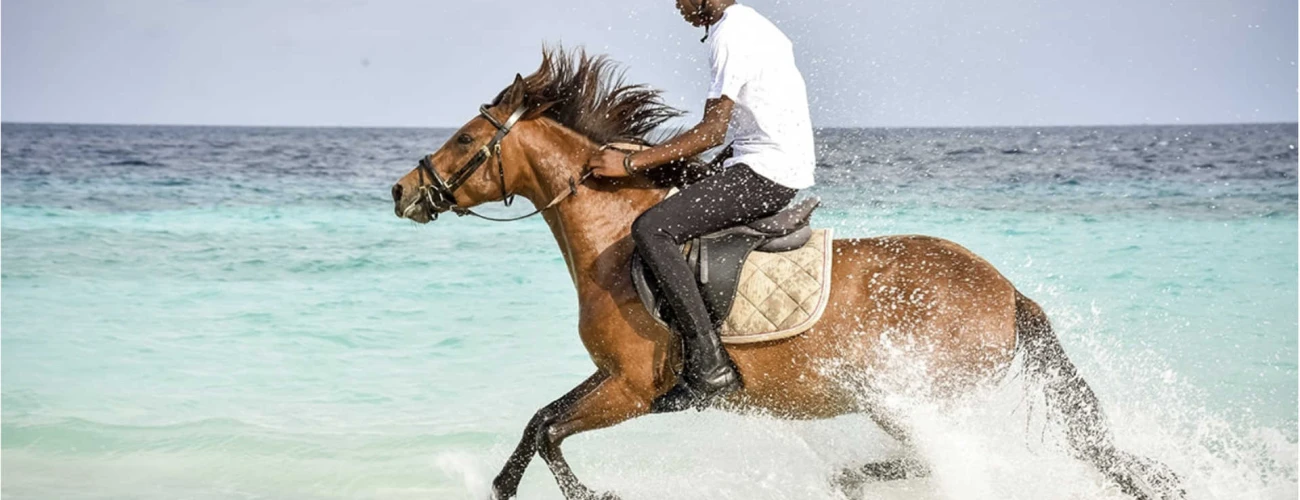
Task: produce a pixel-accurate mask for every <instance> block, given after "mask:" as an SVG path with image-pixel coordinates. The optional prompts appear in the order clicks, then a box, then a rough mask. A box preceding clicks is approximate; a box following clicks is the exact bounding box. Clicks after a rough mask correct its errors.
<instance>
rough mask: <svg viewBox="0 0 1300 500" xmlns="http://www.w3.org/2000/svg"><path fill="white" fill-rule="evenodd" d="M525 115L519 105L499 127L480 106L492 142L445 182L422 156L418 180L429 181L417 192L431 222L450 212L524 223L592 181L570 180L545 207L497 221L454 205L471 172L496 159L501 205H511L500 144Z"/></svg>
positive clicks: (584, 177) (427, 157) (587, 174)
mask: <svg viewBox="0 0 1300 500" xmlns="http://www.w3.org/2000/svg"><path fill="white" fill-rule="evenodd" d="M526 111H527V109H526V107H525V106H523V105H521V106H519V108H517V109H515V111H514V112H513V113H511V114H510V118H507V119H506V121H505V123H501V122H499V121H497V119H496V118H493V117H492V115H491V114H490V113H488V105H487V104H484V105H482V106H479V108H478V112H479V115H481V116H482V117H483V118H484V119H486V120H487V121H488V122H489V123H491V124H492V126H494V127H496V129H497V133H496V134H495V135H493V136H492V140H490V141H488V143H487V144H485V145H483V147H482V148H481V149H479V151H478V152H477V153H475V154H474V157H473V158H470V159H469V161H468V162H466V163H465V165H464V166H462V167H460V170H457V171H456V172H455V173H453V174H451V177H450V178H448V179H446V180H444V179H443V178H442V176H440V175H438V170H437V169H435V168H433V167H434V165H433V154H432V153H430V154H428V155H425V156H424V158H421V159H420V163H419V171H420V175H421V177H428V178H429V179H430V182H429V183H428V184H425V185H423V186H420V190H421V191H422V192H423V193H422V194H423V196H422V197H421V199H422V200H423V201H424V202H427V203H428V204H429V207H428V208H429V217H430V218H432V220H438V214H439V213H440V212H445V211H451V212H455V213H456V215H457V216H461V217H463V216H466V215H473V216H475V217H478V218H480V219H484V220H489V221H493V222H512V221H517V220H522V219H527V218H529V217H532V216H534V215H537V214H540V213H542V212H544V211H546V210H548V209H551V208H554V207H555V206H556V205H559V204H560V202H561V201H564V199H565V198H568V197H569V196H572V195H575V194H577V193H578V185H579V184H582V183H583V182H585V181H586V180H587V178H588V177H591V172H584V173H583V174H582V175H581V176H580V177H579V178H578V179H577V180H574V179H573V178H569V189H568V190H566V191H564V192H562V193H560V194H559V195H558V196H556V197H555V199H553V200H551V202H550V203H548V204H546V206H544V207H542V208H539V209H537V210H534V211H532V212H531V213H528V214H525V215H521V216H519V217H511V218H506V219H498V218H495V217H489V216H486V215H483V214H480V213H478V212H475V211H473V210H471V209H469V208H466V207H462V206H460V205H459V204H457V203H456V190H457V189H460V187H461V186H463V185H465V182H466V181H468V180H469V178H470V176H471V175H474V172H476V171H478V169H479V167H482V166H483V164H484V163H487V161H488V160H489V159H491V158H492V157H494V156H495V157H496V159H497V175H498V176H499V177H500V179H501V202H502V203H505V205H506V206H507V207H508V206H510V204H511V203H513V202H514V199H515V195H514V193H511V192H509V189H508V188H507V187H506V169H505V164H504V161H503V160H502V159H501V141H502V140H504V139H505V138H506V134H509V133H510V129H512V128H514V126H515V124H516V123H519V119H520V118H521V117H523V116H524V113H525V112H526ZM423 180H424V179H421V181H423ZM412 206H414V205H412Z"/></svg>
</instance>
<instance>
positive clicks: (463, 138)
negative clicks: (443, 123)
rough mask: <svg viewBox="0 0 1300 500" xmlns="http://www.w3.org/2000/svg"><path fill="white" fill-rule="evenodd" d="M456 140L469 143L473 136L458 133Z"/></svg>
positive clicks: (472, 140)
mask: <svg viewBox="0 0 1300 500" xmlns="http://www.w3.org/2000/svg"><path fill="white" fill-rule="evenodd" d="M456 142H459V143H461V144H469V143H471V142H474V138H473V137H470V136H469V134H460V137H457V138H456Z"/></svg>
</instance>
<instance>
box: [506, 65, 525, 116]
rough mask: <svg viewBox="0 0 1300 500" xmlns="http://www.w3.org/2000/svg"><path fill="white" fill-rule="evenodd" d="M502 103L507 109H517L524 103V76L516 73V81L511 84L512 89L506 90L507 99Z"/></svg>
mask: <svg viewBox="0 0 1300 500" xmlns="http://www.w3.org/2000/svg"><path fill="white" fill-rule="evenodd" d="M502 103H503V104H505V105H506V109H517V108H519V106H521V105H523V104H524V76H523V75H520V74H519V73H515V83H512V84H510V89H508V90H506V95H505V99H503V100H502Z"/></svg>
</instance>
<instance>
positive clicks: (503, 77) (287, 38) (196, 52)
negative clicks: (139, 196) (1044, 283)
mask: <svg viewBox="0 0 1300 500" xmlns="http://www.w3.org/2000/svg"><path fill="white" fill-rule="evenodd" d="M673 3H674V2H673V0H618V1H593V0H578V1H561V0H461V1H443V0H432V1H430V0H387V1H334V2H324V1H287V0H285V1H271V0H256V1H254V0H223V1H216V0H97V1H90V0H5V1H4V3H3V12H2V20H3V31H2V32H0V36H2V37H3V40H2V42H3V46H2V48H3V58H2V61H3V73H2V78H3V104H4V106H3V108H2V111H0V113H2V114H3V120H4V121H40V122H76V123H150V124H237V125H363V126H389V125H391V126H459V125H460V124H461V123H463V122H464V121H465V120H467V119H468V118H470V117H472V116H473V115H474V113H475V112H476V109H477V106H478V104H479V103H481V102H484V101H486V100H488V99H490V98H491V97H492V96H493V95H494V94H495V93H496V92H497V91H498V90H500V88H501V87H503V86H504V85H506V84H508V83H509V82H510V80H511V78H512V77H513V75H514V74H515V73H516V72H522V73H528V72H530V71H532V70H533V69H535V68H536V66H537V63H538V61H539V54H540V50H541V47H542V44H543V43H545V42H563V43H565V44H566V45H569V46H578V45H584V46H586V47H587V48H588V49H589V50H590V51H593V52H602V53H608V54H609V55H611V56H612V57H613V58H615V59H617V60H619V61H622V62H624V63H626V65H627V68H628V75H629V78H630V79H631V80H634V81H637V82H645V83H650V84H653V85H654V86H656V87H659V88H662V89H664V90H666V91H667V93H668V94H667V95H668V99H669V101H670V102H671V103H673V104H674V105H677V106H679V107H683V108H686V109H688V110H690V111H691V112H692V113H693V116H698V114H699V110H700V108H701V107H702V105H703V100H704V93H705V91H706V90H707V86H708V74H707V67H706V66H707V54H706V51H705V47H704V45H702V44H700V43H699V38H700V36H702V35H703V33H702V31H701V30H698V29H694V28H691V27H690V26H689V25H687V24H686V23H685V22H684V21H682V20H681V18H680V17H679V16H678V14H677V12H676V10H675V9H674V7H673ZM745 3H746V4H748V5H750V6H752V7H754V8H756V9H757V10H758V11H759V12H761V13H763V14H764V15H766V16H768V17H769V18H770V19H772V20H773V21H774V22H776V24H777V25H778V26H780V27H781V29H782V30H784V31H785V32H786V34H787V35H788V36H789V37H790V38H791V39H792V40H793V41H794V44H795V53H796V58H797V60H798V64H799V67H800V68H801V69H802V70H803V73H804V77H805V79H806V80H807V81H808V89H809V99H810V103H811V106H812V114H813V121H814V123H815V124H816V125H818V126H845V125H855V126H970V125H1068V124H1079V125H1083V124H1139V123H1222V122H1277V121H1285V122H1294V121H1296V113H1297V68H1296V49H1297V34H1296V20H1297V7H1296V6H1297V2H1296V0H982V1H971V0H913V1H898V0H750V1H747V2H745Z"/></svg>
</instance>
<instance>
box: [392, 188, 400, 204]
mask: <svg viewBox="0 0 1300 500" xmlns="http://www.w3.org/2000/svg"><path fill="white" fill-rule="evenodd" d="M401 201H402V185H401V184H393V203H398V202H401Z"/></svg>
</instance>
